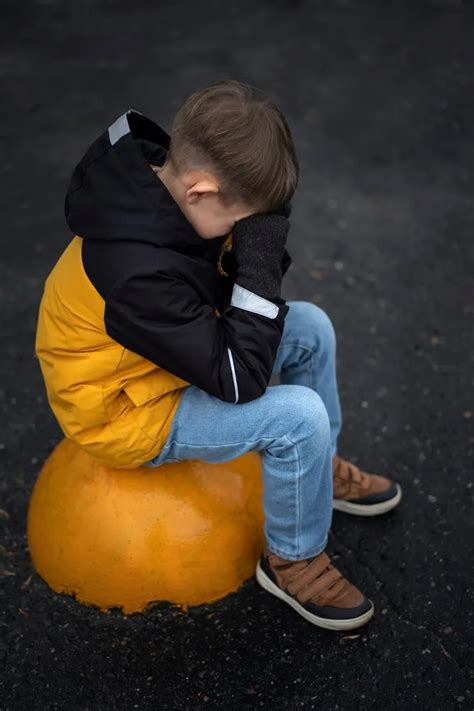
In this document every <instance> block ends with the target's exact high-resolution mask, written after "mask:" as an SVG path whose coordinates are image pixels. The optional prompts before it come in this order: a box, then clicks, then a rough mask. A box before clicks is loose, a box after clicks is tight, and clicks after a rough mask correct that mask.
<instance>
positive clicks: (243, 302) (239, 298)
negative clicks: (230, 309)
mask: <svg viewBox="0 0 474 711" xmlns="http://www.w3.org/2000/svg"><path fill="white" fill-rule="evenodd" d="M230 305H231V306H237V307H238V308H239V309H245V311H252V313H254V314H260V316H267V317H268V318H276V317H277V316H278V311H279V309H278V306H277V305H276V304H274V303H273V302H272V301H269V300H268V299H264V298H263V296H259V295H258V294H254V293H253V291H249V290H248V289H246V288H245V287H243V286H240V284H237V283H235V284H234V288H233V289H232V299H231V302H230Z"/></svg>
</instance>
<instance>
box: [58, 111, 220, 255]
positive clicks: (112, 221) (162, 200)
mask: <svg viewBox="0 0 474 711" xmlns="http://www.w3.org/2000/svg"><path fill="white" fill-rule="evenodd" d="M169 145H170V136H169V135H168V133H167V132H166V131H165V130H164V129H163V128H161V127H160V126H159V125H158V124H156V123H154V122H153V121H151V120H150V119H148V118H147V117H145V116H144V115H143V114H141V113H140V112H138V111H134V110H130V111H127V112H126V113H125V114H123V115H122V116H120V117H119V118H118V119H117V120H116V121H115V122H114V123H113V124H112V125H111V126H110V127H109V128H108V129H107V131H105V132H104V133H103V134H102V135H101V136H99V138H98V139H97V140H96V141H95V142H94V143H93V144H92V145H91V146H90V148H89V149H88V151H87V152H86V154H85V155H84V157H83V158H82V159H81V161H80V162H79V164H78V165H77V166H76V169H75V170H74V173H73V176H72V179H71V183H70V185H69V189H68V192H67V195H66V202H65V212H66V219H67V222H68V224H69V226H70V228H71V229H72V231H73V232H75V233H76V234H78V235H80V236H81V237H83V238H84V239H100V240H127V241H128V240H135V241H142V242H152V243H153V244H155V245H157V246H161V247H167V248H169V249H173V250H176V251H181V252H183V253H187V254H195V255H199V256H202V257H204V258H205V259H209V260H211V261H215V260H216V258H217V255H218V253H219V251H220V248H221V246H222V244H223V243H224V241H225V240H226V238H227V235H222V236H221V237H217V238H215V239H212V240H204V239H202V238H201V237H200V236H199V235H198V234H197V232H196V231H195V229H194V227H193V226H192V224H191V223H190V222H189V221H188V220H187V218H186V217H185V215H184V213H183V212H182V211H181V208H180V207H179V205H178V204H177V202H176V201H175V199H174V198H173V196H172V195H171V193H170V192H169V190H168V188H167V187H166V185H165V184H164V183H163V182H162V181H161V180H160V179H159V178H158V176H157V175H156V174H155V172H154V171H153V169H152V168H151V167H150V165H149V164H150V163H154V164H157V165H162V164H163V163H164V162H165V161H166V158H167V154H168V150H169Z"/></svg>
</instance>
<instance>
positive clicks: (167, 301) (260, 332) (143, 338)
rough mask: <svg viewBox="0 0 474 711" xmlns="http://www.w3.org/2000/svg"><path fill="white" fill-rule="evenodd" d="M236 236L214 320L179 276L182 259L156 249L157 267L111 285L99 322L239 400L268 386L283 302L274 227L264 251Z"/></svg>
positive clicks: (166, 364) (131, 345) (162, 362)
mask: <svg viewBox="0 0 474 711" xmlns="http://www.w3.org/2000/svg"><path fill="white" fill-rule="evenodd" d="M236 224H238V223H236ZM248 224H249V225H250V227H252V226H253V227H255V224H256V223H255V222H252V223H248ZM260 224H263V223H260ZM280 227H281V224H280ZM237 236H238V239H237V240H236V241H235V243H234V244H237V245H238V248H237V250H236V256H237V258H238V267H237V279H236V283H235V284H234V287H233V292H232V299H231V301H230V303H229V304H228V305H227V306H226V307H225V309H224V311H223V313H222V314H221V317H220V318H218V317H217V316H216V313H215V310H214V306H212V305H210V304H207V303H204V302H203V301H202V298H201V297H200V295H199V285H198V284H194V285H193V283H192V281H190V280H189V273H186V272H184V273H183V270H182V261H181V260H182V257H181V256H180V255H179V254H178V253H176V252H173V251H172V250H166V249H163V250H160V253H161V258H160V266H159V267H158V268H152V267H151V268H150V269H148V270H143V271H142V272H141V273H139V274H135V275H134V276H132V277H129V278H128V279H126V280H125V281H123V282H121V283H119V284H116V285H115V286H114V287H113V288H112V290H111V292H110V293H109V295H108V298H107V301H106V308H105V316H104V319H105V325H106V329H107V333H108V334H109V335H110V336H111V337H112V338H113V339H114V340H116V341H117V342H118V343H121V344H122V345H123V346H124V347H126V348H127V349H129V350H132V351H134V352H135V353H139V354H140V355H142V356H143V357H145V358H147V359H148V360H150V361H152V362H153V363H156V364H157V365H158V366H160V367H162V368H165V369H166V370H168V371H169V372H171V373H173V374H175V375H177V376H178V377H180V378H182V379H183V380H185V381H186V382H188V383H191V384H193V385H197V386H198V387H199V388H201V389H202V390H205V391H206V392H208V393H209V394H210V395H214V396H215V397H218V398H219V399H220V400H224V401H226V402H233V403H243V402H248V401H250V400H254V399H255V398H257V397H259V396H260V395H262V394H263V393H264V392H265V389H266V388H267V386H268V383H269V381H270V378H271V374H272V370H273V365H274V361H275V357H276V351H277V348H278V345H279V343H280V340H281V336H282V333H283V326H284V320H285V316H286V314H287V313H288V310H289V307H288V305H287V304H286V302H285V301H284V299H282V298H281V297H280V285H281V276H282V274H281V261H282V247H283V246H284V241H282V239H281V231H280V236H279V237H278V239H277V240H276V242H274V243H273V244H272V242H271V240H269V242H270V245H271V246H270V251H269V252H268V253H267V250H265V254H264V255H263V254H262V253H261V250H260V249H259V246H260V245H261V242H260V243H259V241H258V240H256V241H254V240H253V239H252V237H253V236H255V235H253V234H250V233H249V234H248V238H247V235H245V236H244V237H242V229H240V234H238V235H237ZM285 238H286V233H285ZM234 240H235V235H234ZM251 243H253V244H254V245H255V251H254V252H252V247H251V246H250V244H251ZM266 244H268V242H266ZM272 246H273V247H275V248H274V249H272ZM234 248H235V246H234ZM239 256H240V259H239Z"/></svg>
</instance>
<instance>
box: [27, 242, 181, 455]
mask: <svg viewBox="0 0 474 711" xmlns="http://www.w3.org/2000/svg"><path fill="white" fill-rule="evenodd" d="M81 243H82V239H81V238H80V237H77V236H76V237H74V238H73V239H72V241H71V242H70V244H69V246H68V247H67V249H66V250H65V251H64V252H63V254H62V256H61V257H60V259H59V261H58V262H57V263H56V265H55V267H54V268H53V270H52V272H51V273H50V275H49V277H48V278H47V280H46V282H45V288H44V293H43V297H42V299H41V303H40V308H39V315H38V325H37V334H36V343H35V348H36V354H37V356H38V359H39V363H40V367H41V371H42V374H43V378H44V381H45V385H46V390H47V394H48V401H49V403H50V406H51V408H52V410H53V412H54V414H55V416H56V419H57V420H58V422H59V424H60V426H61V428H62V430H63V432H64V434H65V436H66V437H68V438H69V439H72V440H73V441H75V442H77V444H79V445H80V446H81V447H83V448H84V449H85V450H86V451H87V452H89V453H90V454H91V455H92V456H94V457H95V458H96V459H98V460H100V461H102V462H103V463H104V464H108V465H109V466H112V467H119V468H133V467H136V466H141V465H142V464H143V463H144V462H146V461H148V460H150V459H152V458H153V457H154V456H156V454H157V453H158V452H159V451H160V450H161V448H162V446H163V444H164V442H165V441H166V438H167V436H168V434H169V430H170V428H171V423H172V420H173V417H174V414H175V411H176V409H177V407H178V404H179V399H180V395H181V394H182V389H183V388H184V387H186V386H187V385H189V383H188V382H187V381H185V380H183V379H182V378H179V377H177V376H176V375H173V374H172V373H169V372H168V371H166V370H164V369H163V368H160V367H158V366H157V365H155V364H154V363H151V362H150V361H149V360H146V358H143V357H142V356H140V355H138V354H136V353H133V352H132V351H129V350H127V349H126V348H124V347H123V346H121V345H120V344H119V343H117V342H116V341H114V340H113V339H112V338H110V336H108V335H107V333H106V331H105V329H104V300H103V299H102V297H101V296H100V295H99V293H98V292H97V291H96V290H95V288H94V286H93V285H92V284H91V282H90V281H89V279H88V277H87V275H86V273H85V271H84V268H83V264H82V258H81Z"/></svg>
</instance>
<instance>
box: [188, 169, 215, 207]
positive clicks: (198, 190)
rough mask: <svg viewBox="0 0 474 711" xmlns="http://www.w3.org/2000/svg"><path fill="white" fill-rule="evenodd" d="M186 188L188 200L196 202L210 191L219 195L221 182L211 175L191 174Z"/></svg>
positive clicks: (192, 202)
mask: <svg viewBox="0 0 474 711" xmlns="http://www.w3.org/2000/svg"><path fill="white" fill-rule="evenodd" d="M187 184H188V186H187V189H186V200H187V201H188V202H189V203H190V204H194V203H196V202H197V201H198V200H199V199H200V198H201V197H203V196H204V195H206V194H208V193H214V194H216V195H217V193H218V192H219V184H218V182H217V180H214V179H213V178H212V177H211V176H207V175H203V174H202V173H201V174H200V175H195V176H193V175H192V174H190V175H189V178H188V180H187Z"/></svg>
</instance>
